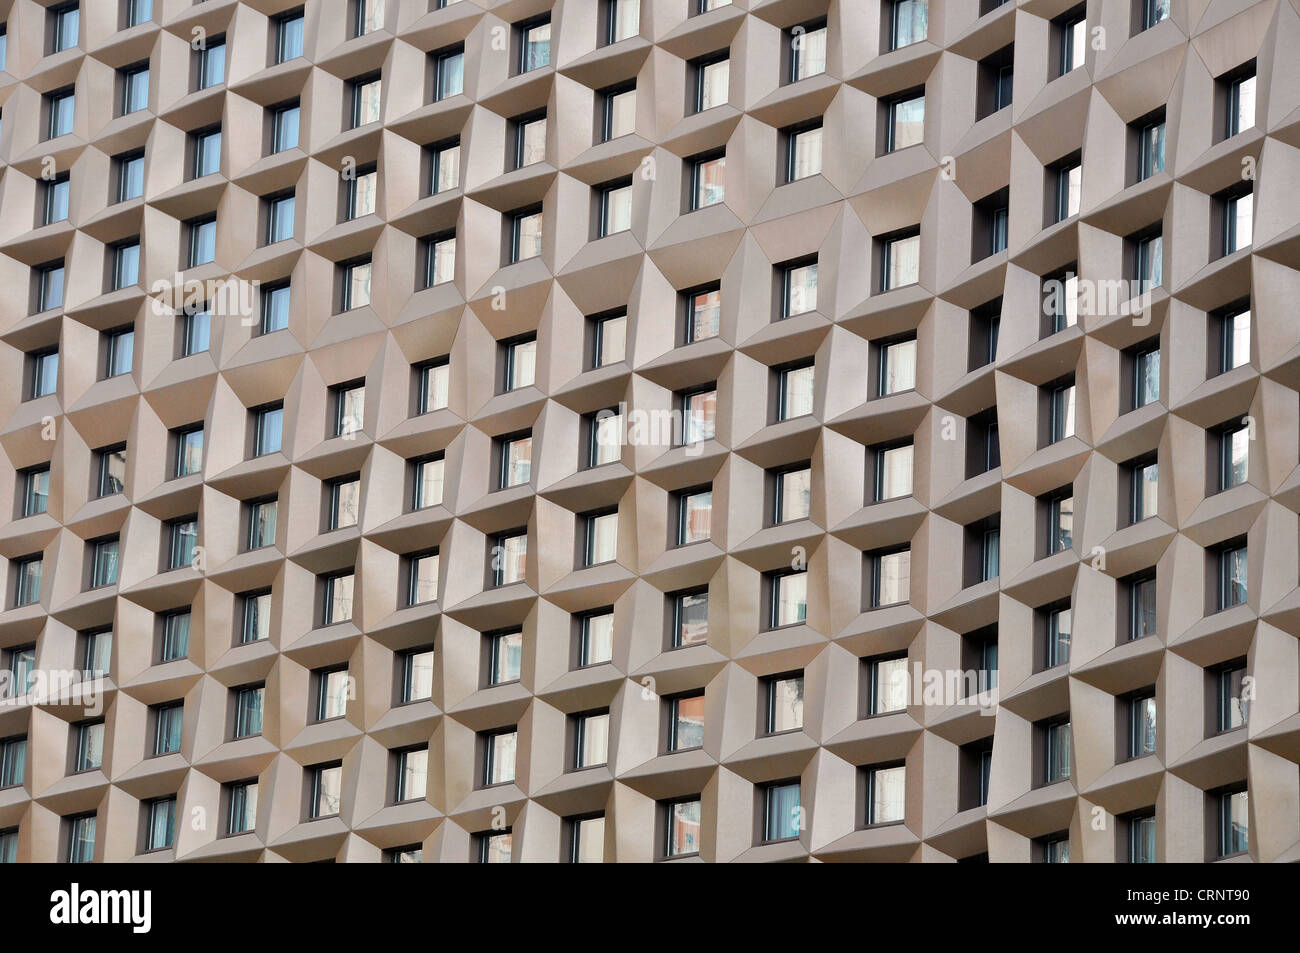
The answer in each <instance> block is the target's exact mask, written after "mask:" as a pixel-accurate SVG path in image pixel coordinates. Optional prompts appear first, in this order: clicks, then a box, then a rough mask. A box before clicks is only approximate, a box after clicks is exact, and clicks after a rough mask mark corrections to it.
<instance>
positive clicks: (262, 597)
mask: <svg viewBox="0 0 1300 953" xmlns="http://www.w3.org/2000/svg"><path fill="white" fill-rule="evenodd" d="M240 601H241V602H242V604H243V612H242V618H241V621H240V626H239V643H240V644H241V645H248V644H250V643H253V642H261V641H262V640H264V639H268V638H270V636H271V590H269V589H267V590H264V591H262V592H248V593H244V595H243V596H242V598H241V600H240Z"/></svg>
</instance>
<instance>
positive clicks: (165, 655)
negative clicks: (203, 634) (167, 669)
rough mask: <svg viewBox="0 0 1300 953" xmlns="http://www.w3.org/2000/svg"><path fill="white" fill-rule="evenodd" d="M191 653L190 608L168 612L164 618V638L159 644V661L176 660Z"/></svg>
mask: <svg viewBox="0 0 1300 953" xmlns="http://www.w3.org/2000/svg"><path fill="white" fill-rule="evenodd" d="M189 654H190V610H189V609H179V610H177V611H176V612H168V613H167V614H166V615H164V616H163V618H162V639H161V641H160V643H159V646H158V662H159V663H160V664H161V663H163V662H174V661H175V660H176V659H182V658H185V657H186V656H188V655H189Z"/></svg>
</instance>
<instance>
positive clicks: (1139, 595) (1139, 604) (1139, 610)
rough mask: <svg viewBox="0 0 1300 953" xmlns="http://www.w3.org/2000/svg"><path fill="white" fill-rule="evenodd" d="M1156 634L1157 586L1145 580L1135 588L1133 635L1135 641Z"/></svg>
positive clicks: (1152, 581)
mask: <svg viewBox="0 0 1300 953" xmlns="http://www.w3.org/2000/svg"><path fill="white" fill-rule="evenodd" d="M1155 634H1156V584H1155V580H1150V579H1148V580H1144V581H1142V582H1139V583H1135V584H1134V586H1133V633H1132V636H1133V638H1135V639H1140V638H1142V637H1143V636H1147V635H1155Z"/></svg>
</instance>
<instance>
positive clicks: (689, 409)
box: [682, 387, 718, 445]
mask: <svg viewBox="0 0 1300 953" xmlns="http://www.w3.org/2000/svg"><path fill="white" fill-rule="evenodd" d="M717 419H718V392H717V390H716V389H714V388H712V387H710V388H709V389H707V390H697V391H691V392H689V393H687V394H684V395H683V396H682V443H683V444H686V445H691V444H697V443H701V442H703V441H705V440H712V439H713V438H714V436H715V435H716V434H717Z"/></svg>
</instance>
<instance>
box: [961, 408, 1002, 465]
mask: <svg viewBox="0 0 1300 953" xmlns="http://www.w3.org/2000/svg"><path fill="white" fill-rule="evenodd" d="M1000 466H1002V447H1001V441H1000V440H999V436H998V414H997V408H996V407H990V408H988V409H987V410H983V411H980V412H979V413H978V414H973V415H971V416H970V417H967V418H966V477H967V479H970V478H972V477H977V476H979V475H980V474H982V473H988V472H989V471H990V470H996V469H997V468H998V467H1000Z"/></svg>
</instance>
